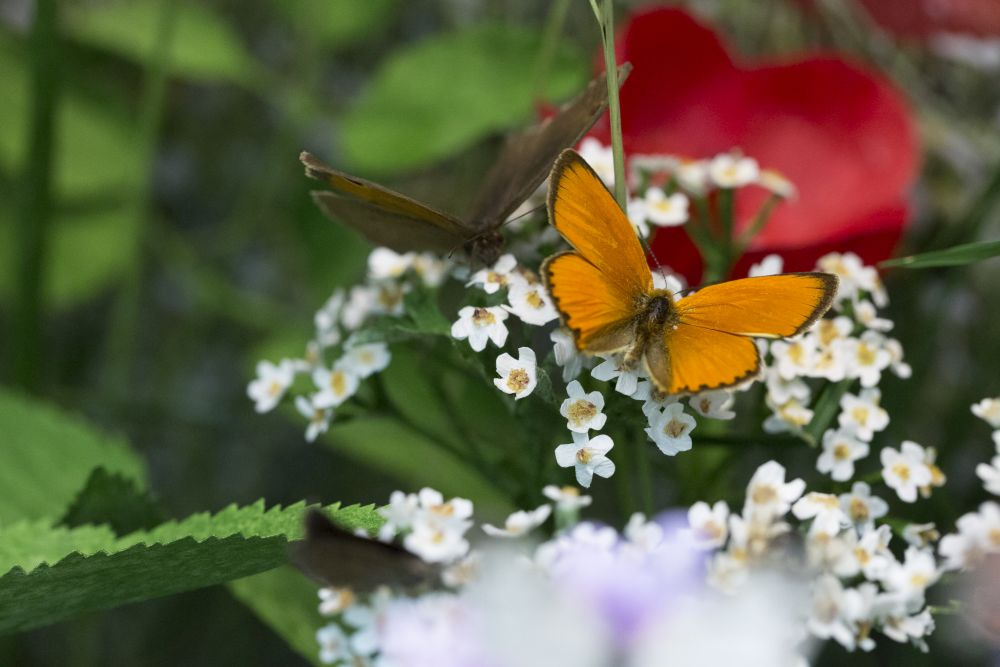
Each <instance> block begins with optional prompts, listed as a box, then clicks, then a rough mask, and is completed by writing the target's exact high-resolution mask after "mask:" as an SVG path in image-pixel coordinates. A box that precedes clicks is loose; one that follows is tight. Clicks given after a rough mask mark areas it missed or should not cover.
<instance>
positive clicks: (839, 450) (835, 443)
mask: <svg viewBox="0 0 1000 667" xmlns="http://www.w3.org/2000/svg"><path fill="white" fill-rule="evenodd" d="M868 451H869V447H868V443H867V442H862V441H861V440H859V439H858V438H857V437H855V432H854V431H853V430H852V429H844V428H839V429H836V430H834V429H830V430H828V431H827V432H826V433H824V434H823V453H822V454H820V455H819V458H818V459H817V460H816V469H817V470H819V471H820V472H822V473H827V474H829V475H830V477H831V478H832V479H834V480H836V481H838V482H846V481H847V480H849V479H850V478H852V477H854V462H855V461H858V460H860V459H863V458H864V457H866V456H868Z"/></svg>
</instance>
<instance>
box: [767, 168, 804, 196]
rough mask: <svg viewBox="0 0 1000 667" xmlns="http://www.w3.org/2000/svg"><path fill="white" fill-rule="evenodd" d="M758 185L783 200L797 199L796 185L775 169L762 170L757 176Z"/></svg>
mask: <svg viewBox="0 0 1000 667" xmlns="http://www.w3.org/2000/svg"><path fill="white" fill-rule="evenodd" d="M757 185H759V186H761V187H762V188H765V189H766V190H770V191H771V193H772V194H776V195H778V196H779V197H781V198H782V199H791V198H793V197H795V194H796V193H795V185H794V184H793V183H792V182H791V181H790V180H788V179H787V178H785V177H784V175H783V174H781V172H779V171H777V170H775V169H762V170H761V172H760V174H759V175H758V176H757Z"/></svg>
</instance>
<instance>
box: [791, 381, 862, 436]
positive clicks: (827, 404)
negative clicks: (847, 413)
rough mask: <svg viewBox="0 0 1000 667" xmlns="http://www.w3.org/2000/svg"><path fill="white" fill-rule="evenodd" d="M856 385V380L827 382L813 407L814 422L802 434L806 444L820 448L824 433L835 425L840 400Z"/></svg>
mask: <svg viewBox="0 0 1000 667" xmlns="http://www.w3.org/2000/svg"><path fill="white" fill-rule="evenodd" d="M853 385H854V380H841V381H840V382H827V383H826V385H825V386H824V387H823V390H822V392H821V393H820V395H819V398H817V399H816V404H815V405H814V406H813V418H812V421H810V422H809V424H808V425H807V426H806V428H805V430H804V431H803V432H802V435H803V437H804V438H805V440H806V442H807V443H809V446H810V447H816V446H818V445H819V444H820V443H821V441H822V439H823V433H825V432H826V430H827V429H828V428H830V425H831V424H832V423H833V420H834V418H835V417H836V416H837V413H839V412H840V399H841V398H843V396H844V394H846V393H847V392H848V390H850V388H851V387H852V386H853Z"/></svg>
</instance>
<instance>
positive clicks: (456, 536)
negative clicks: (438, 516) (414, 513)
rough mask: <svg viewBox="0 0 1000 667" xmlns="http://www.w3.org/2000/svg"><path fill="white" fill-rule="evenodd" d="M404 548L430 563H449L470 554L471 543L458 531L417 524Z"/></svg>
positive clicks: (405, 540)
mask: <svg viewBox="0 0 1000 667" xmlns="http://www.w3.org/2000/svg"><path fill="white" fill-rule="evenodd" d="M403 546H404V547H406V549H407V550H408V551H410V552H412V553H414V554H416V555H417V556H419V557H420V558H421V559H422V560H424V561H426V562H428V563H447V562H450V561H453V560H457V559H459V558H461V557H462V556H464V555H465V554H467V553H468V552H469V542H468V541H467V540H466V539H465V538H464V537H463V536H462V532H461V531H458V530H450V529H448V528H447V527H441V526H437V525H434V524H431V523H417V524H416V525H414V527H413V532H412V533H410V534H408V535H407V536H406V537H405V538H403Z"/></svg>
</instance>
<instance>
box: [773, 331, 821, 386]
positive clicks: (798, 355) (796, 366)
mask: <svg viewBox="0 0 1000 667" xmlns="http://www.w3.org/2000/svg"><path fill="white" fill-rule="evenodd" d="M771 354H772V356H774V360H775V367H776V368H777V369H778V375H780V376H781V377H782V379H785V380H793V379H795V378H796V377H799V376H802V375H809V374H811V373H812V368H813V364H814V363H815V360H816V355H817V354H818V350H817V349H816V338H815V337H814V336H812V335H811V334H805V335H802V336H799V337H798V338H793V339H790V340H775V341H772V342H771Z"/></svg>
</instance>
